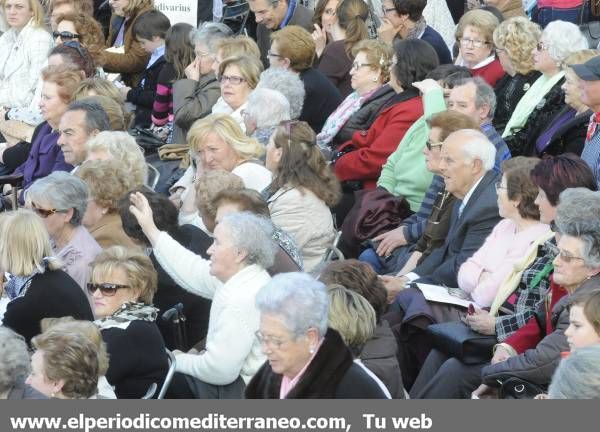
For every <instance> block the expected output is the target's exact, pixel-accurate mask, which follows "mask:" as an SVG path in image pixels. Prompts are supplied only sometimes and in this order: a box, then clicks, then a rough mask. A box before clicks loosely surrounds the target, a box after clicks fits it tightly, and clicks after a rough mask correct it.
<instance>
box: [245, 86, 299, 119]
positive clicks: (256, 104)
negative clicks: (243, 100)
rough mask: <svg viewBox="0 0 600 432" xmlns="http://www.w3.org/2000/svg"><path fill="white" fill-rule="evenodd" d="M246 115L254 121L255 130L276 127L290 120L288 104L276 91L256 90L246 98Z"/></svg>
mask: <svg viewBox="0 0 600 432" xmlns="http://www.w3.org/2000/svg"><path fill="white" fill-rule="evenodd" d="M246 114H247V115H249V116H250V117H252V118H253V119H254V121H255V122H256V127H257V128H266V127H269V126H277V125H279V123H280V122H282V121H285V120H289V119H290V103H289V101H288V100H287V98H286V97H285V96H284V95H283V94H282V93H281V92H279V91H277V90H271V89H268V88H257V89H255V90H253V91H252V93H250V96H248V103H247V106H246Z"/></svg>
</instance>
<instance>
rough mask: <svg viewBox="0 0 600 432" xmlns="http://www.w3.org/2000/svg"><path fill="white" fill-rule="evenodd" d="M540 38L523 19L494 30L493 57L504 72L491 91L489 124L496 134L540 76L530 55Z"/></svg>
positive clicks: (538, 28)
mask: <svg viewBox="0 0 600 432" xmlns="http://www.w3.org/2000/svg"><path fill="white" fill-rule="evenodd" d="M541 35H542V31H541V29H540V27H539V26H538V25H537V24H535V23H532V22H531V21H529V20H528V19H527V18H525V17H515V18H511V19H508V20H506V21H503V22H501V23H500V25H499V26H498V27H496V30H494V35H493V36H494V46H495V49H496V55H497V56H498V60H500V64H501V65H502V68H503V69H504V71H505V72H506V75H504V76H503V77H502V78H501V79H500V80H499V81H498V82H497V83H496V88H495V92H496V110H495V112H494V119H493V124H494V127H495V128H496V129H497V130H499V131H504V128H505V127H506V123H507V122H508V120H509V119H510V116H511V115H512V112H513V111H514V109H515V107H516V106H517V104H518V103H519V101H520V100H521V98H522V97H523V95H524V94H525V93H526V92H527V91H528V90H529V89H530V88H531V86H532V85H533V83H534V82H535V81H536V80H537V79H538V78H539V76H540V72H539V71H537V70H535V69H534V62H533V57H532V55H531V51H532V50H533V49H534V48H535V46H536V45H537V43H538V41H539V40H540V36H541Z"/></svg>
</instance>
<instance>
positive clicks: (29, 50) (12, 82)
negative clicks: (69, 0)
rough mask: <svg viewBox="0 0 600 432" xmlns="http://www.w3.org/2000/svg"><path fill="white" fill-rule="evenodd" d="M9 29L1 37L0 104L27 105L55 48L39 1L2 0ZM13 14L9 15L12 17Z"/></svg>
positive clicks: (25, 106) (16, 106)
mask: <svg viewBox="0 0 600 432" xmlns="http://www.w3.org/2000/svg"><path fill="white" fill-rule="evenodd" d="M0 7H1V8H2V9H3V12H4V16H5V17H6V23H7V24H8V27H9V28H8V30H7V31H6V32H4V33H3V34H2V35H1V36H0V71H2V72H1V73H0V107H7V108H28V107H29V104H30V103H31V101H32V100H33V98H34V95H35V91H36V88H37V85H38V81H39V80H40V72H41V71H42V68H43V67H44V64H45V62H46V59H47V57H48V51H50V49H51V48H52V35H50V33H48V32H47V31H46V29H45V26H44V9H43V8H42V5H41V4H40V2H39V1H38V0H2V1H1V2H0ZM9 16H10V18H9Z"/></svg>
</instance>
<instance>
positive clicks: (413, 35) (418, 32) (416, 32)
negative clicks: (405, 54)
mask: <svg viewBox="0 0 600 432" xmlns="http://www.w3.org/2000/svg"><path fill="white" fill-rule="evenodd" d="M425 27H427V22H425V17H421V19H420V20H419V21H417V22H416V23H415V26H414V27H413V28H411V29H410V30H409V31H408V33H407V34H406V38H405V39H421V36H423V33H424V32H425Z"/></svg>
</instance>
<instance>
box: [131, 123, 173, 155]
mask: <svg viewBox="0 0 600 432" xmlns="http://www.w3.org/2000/svg"><path fill="white" fill-rule="evenodd" d="M129 134H130V135H131V136H133V137H134V138H135V141H136V142H137V144H138V145H139V146H140V147H141V148H142V149H143V150H144V154H145V155H146V156H147V155H149V154H153V153H156V152H157V151H158V148H159V147H162V146H163V145H165V142H164V141H163V140H162V139H160V137H158V136H156V135H155V134H154V133H153V132H152V131H151V130H149V129H144V128H142V127H139V126H136V127H134V128H133V129H131V130H130V131H129Z"/></svg>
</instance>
